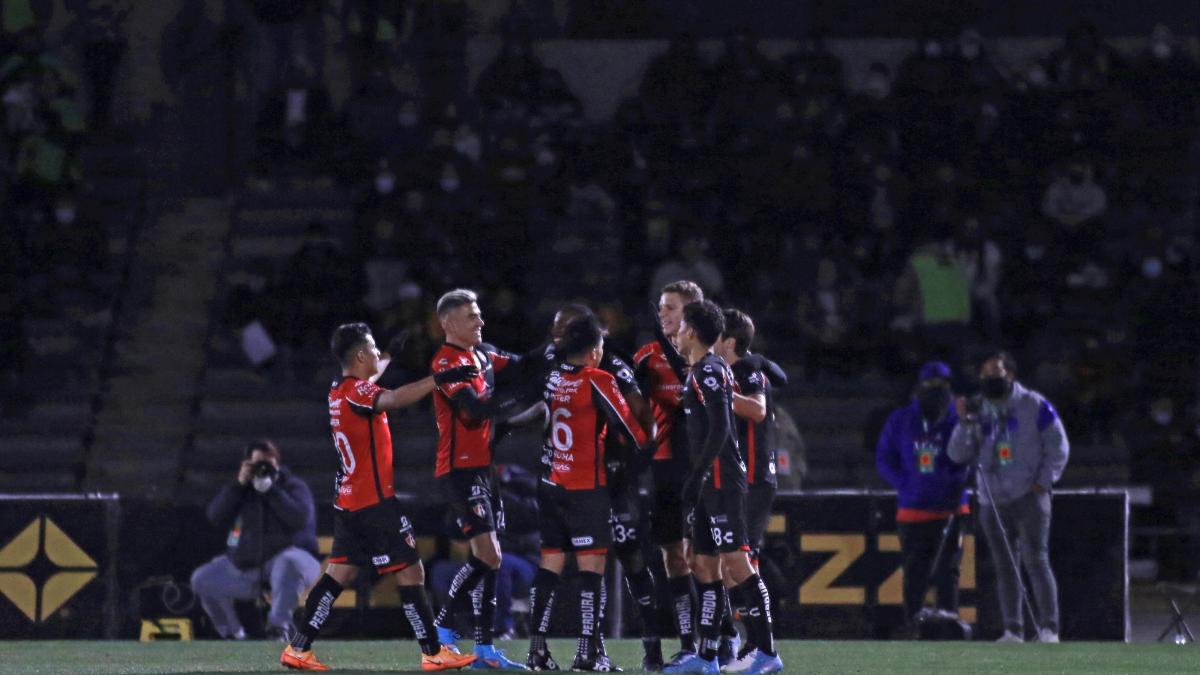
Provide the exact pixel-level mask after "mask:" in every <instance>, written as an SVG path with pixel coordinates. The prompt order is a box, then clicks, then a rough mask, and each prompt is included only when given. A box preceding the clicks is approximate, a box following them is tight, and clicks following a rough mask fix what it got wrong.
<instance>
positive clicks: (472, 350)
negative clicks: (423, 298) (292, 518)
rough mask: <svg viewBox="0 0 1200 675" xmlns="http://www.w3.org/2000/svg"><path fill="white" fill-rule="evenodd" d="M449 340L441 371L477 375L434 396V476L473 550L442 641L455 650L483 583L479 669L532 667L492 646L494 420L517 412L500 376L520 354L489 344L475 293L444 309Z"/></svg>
mask: <svg viewBox="0 0 1200 675" xmlns="http://www.w3.org/2000/svg"><path fill="white" fill-rule="evenodd" d="M437 313H438V319H439V321H440V322H441V325H442V330H443V331H445V333H446V342H445V344H443V345H442V347H441V349H439V350H438V352H437V354H435V355H434V357H433V364H432V369H433V372H434V374H435V375H436V374H437V373H442V372H445V371H448V370H453V369H455V368H460V367H464V366H467V367H474V368H476V369H477V370H478V373H477V374H476V376H475V377H473V378H471V379H470V380H467V381H465V382H455V383H452V384H448V385H445V386H439V387H438V389H437V391H436V392H435V393H434V396H433V408H434V412H435V414H436V416H437V427H438V447H437V465H436V467H435V468H434V476H435V477H436V479H437V483H438V490H439V491H440V492H441V495H442V498H443V499H444V500H445V501H446V503H447V504H448V505H449V506H450V508H451V510H452V511H453V513H454V515H455V518H456V520H457V522H458V527H459V529H460V530H462V533H463V534H464V535H466V536H467V537H468V539H469V541H470V545H471V556H470V558H468V560H467V564H465V565H463V567H462V569H460V570H459V571H458V573H457V574H455V575H454V579H453V580H452V581H451V583H450V593H449V599H448V600H447V602H446V604H445V605H443V606H442V609H441V611H440V612H438V616H437V620H436V624H437V631H438V636H439V639H440V640H441V641H442V644H444V645H448V646H452V647H453V646H454V643H455V640H456V638H457V634H456V633H455V632H454V630H453V629H452V627H451V626H450V625H449V624H450V622H451V620H452V619H453V617H454V615H455V613H456V612H457V610H458V609H459V608H460V606H461V605H462V604H464V603H465V601H466V600H467V599H468V598H471V593H472V591H474V590H475V588H476V587H477V586H479V587H481V590H480V594H479V596H478V597H479V600H478V603H479V604H478V606H477V607H475V610H476V614H475V655H476V656H477V657H478V660H477V662H476V666H475V667H476V668H492V669H500V670H524V669H525V667H524V666H523V665H521V664H519V663H517V662H515V661H512V660H510V659H509V658H508V657H506V656H505V655H504V653H503V652H502V651H500V650H498V649H496V647H495V646H494V645H493V644H492V626H493V622H494V620H495V616H496V570H498V569H500V541H499V539H498V538H497V535H496V530H497V529H502V528H503V527H504V513H503V510H502V505H501V503H500V493H499V490H498V489H497V488H496V485H495V477H494V474H493V469H492V447H493V444H494V442H495V422H494V418H496V417H500V416H503V415H505V414H507V413H509V412H512V406H513V404H514V403H515V400H514V399H511V398H508V399H505V398H501V397H496V396H495V388H496V375H497V374H499V373H502V372H503V371H504V370H505V369H507V368H509V367H511V366H513V365H514V364H516V363H517V362H518V361H519V360H520V357H518V356H516V355H513V354H508V353H506V352H501V351H498V350H496V349H495V348H491V347H485V346H484V345H483V325H484V324H483V315H482V313H481V312H480V311H479V304H478V301H477V296H476V295H475V293H474V292H473V291H469V290H465V289H456V290H452V291H449V292H447V293H446V294H445V295H443V296H442V297H441V298H440V299H439V300H438V304H437Z"/></svg>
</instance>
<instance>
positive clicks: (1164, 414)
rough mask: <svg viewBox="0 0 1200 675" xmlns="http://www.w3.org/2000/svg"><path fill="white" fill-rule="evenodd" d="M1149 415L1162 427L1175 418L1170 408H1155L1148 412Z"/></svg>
mask: <svg viewBox="0 0 1200 675" xmlns="http://www.w3.org/2000/svg"><path fill="white" fill-rule="evenodd" d="M1150 416H1151V417H1153V418H1154V421H1155V422H1157V423H1158V424H1159V425H1160V426H1164V427H1165V426H1167V425H1168V424H1170V423H1171V420H1172V419H1174V418H1175V415H1174V414H1172V413H1171V411H1170V410H1155V411H1154V412H1153V413H1151V414H1150Z"/></svg>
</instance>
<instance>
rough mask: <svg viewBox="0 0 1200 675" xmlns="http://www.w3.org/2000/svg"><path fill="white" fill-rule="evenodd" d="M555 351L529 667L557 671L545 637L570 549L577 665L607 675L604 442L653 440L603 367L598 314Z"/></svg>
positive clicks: (579, 323) (581, 322)
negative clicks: (575, 572) (576, 586)
mask: <svg viewBox="0 0 1200 675" xmlns="http://www.w3.org/2000/svg"><path fill="white" fill-rule="evenodd" d="M557 352H558V354H559V355H560V357H561V361H560V363H559V365H558V366H557V368H555V370H554V371H553V372H551V374H550V376H549V377H548V381H547V384H546V390H545V400H546V406H547V408H548V410H549V413H550V426H549V428H548V429H547V435H546V444H547V446H548V447H549V451H548V456H549V457H550V464H549V467H548V469H547V471H546V474H545V475H544V476H543V477H542V478H541V482H540V484H539V486H538V506H539V511H540V516H539V521H540V529H541V536H542V560H541V566H540V568H539V569H538V572H537V575H536V576H535V577H534V582H533V586H532V590H531V591H530V598H531V604H532V607H531V611H532V614H531V619H532V624H533V637H532V640H531V642H530V649H529V660H528V665H529V667H530V668H531V669H534V670H554V669H557V664H555V663H554V661H553V659H552V658H551V656H550V652H549V649H548V648H547V646H546V632H547V631H548V630H549V628H550V618H551V612H552V609H553V599H554V592H555V588H556V587H557V586H558V582H559V575H561V574H562V569H563V564H564V561H565V554H566V552H568V551H570V552H574V553H575V560H576V563H577V564H578V566H579V572H580V579H581V581H582V589H581V591H580V621H581V624H580V625H581V633H580V636H579V642H578V649H577V650H576V654H575V660H574V662H573V664H572V666H571V668H572V670H585V671H603V672H609V671H611V670H613V666H612V664H611V662H609V660H608V657H607V656H606V655H604V654H603V652H602V651H601V649H600V618H601V617H603V615H604V604H605V598H606V595H605V589H604V577H603V575H604V568H605V564H606V561H607V554H608V549H609V547H610V546H611V544H612V529H611V526H610V522H609V514H610V512H611V504H610V500H609V493H608V489H607V483H608V468H607V462H606V458H605V451H606V448H607V443H606V438H607V437H609V436H611V435H620V436H623V437H624V438H625V439H626V440H627V441H629V442H630V443H631V444H632V445H633V447H635V448H642V447H645V446H648V445H649V439H650V438H651V437H650V436H649V435H647V434H646V433H645V431H643V429H642V427H641V424H640V423H639V422H638V420H637V419H636V417H635V416H634V414H633V412H632V411H631V410H630V408H629V404H628V403H627V402H626V400H625V397H624V396H623V395H622V394H621V389H620V387H619V386H618V384H617V378H615V377H614V376H612V375H611V374H609V373H607V372H605V371H603V370H601V369H600V368H599V367H598V366H599V365H600V363H601V360H602V359H603V355H604V338H603V330H602V329H601V327H600V323H599V321H598V320H597V319H596V318H595V317H594V316H585V317H581V318H578V319H576V320H575V321H573V322H571V323H570V324H569V325H568V326H567V327H566V329H565V331H564V332H563V333H562V335H561V337H560V339H559V342H558V345H557Z"/></svg>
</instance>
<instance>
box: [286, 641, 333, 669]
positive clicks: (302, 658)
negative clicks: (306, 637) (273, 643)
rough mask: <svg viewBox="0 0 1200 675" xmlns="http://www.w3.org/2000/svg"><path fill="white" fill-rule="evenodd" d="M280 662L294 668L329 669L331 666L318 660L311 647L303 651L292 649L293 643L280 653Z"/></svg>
mask: <svg viewBox="0 0 1200 675" xmlns="http://www.w3.org/2000/svg"><path fill="white" fill-rule="evenodd" d="M279 663H280V664H281V665H284V666H287V667H288V668H291V669H292V670H329V666H327V665H325V664H324V663H321V662H320V661H318V660H317V655H316V654H314V653H312V650H311V649H309V650H308V651H303V652H301V651H297V650H295V649H292V646H291V645H288V646H287V647H284V649H283V653H282V654H280V655H279Z"/></svg>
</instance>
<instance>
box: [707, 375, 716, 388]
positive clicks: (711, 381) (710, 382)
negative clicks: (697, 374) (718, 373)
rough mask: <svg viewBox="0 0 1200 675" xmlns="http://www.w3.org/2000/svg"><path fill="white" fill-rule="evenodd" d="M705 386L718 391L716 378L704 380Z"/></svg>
mask: <svg viewBox="0 0 1200 675" xmlns="http://www.w3.org/2000/svg"><path fill="white" fill-rule="evenodd" d="M704 386H706V387H708V388H709V389H716V388H717V378H715V377H706V378H704Z"/></svg>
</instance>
